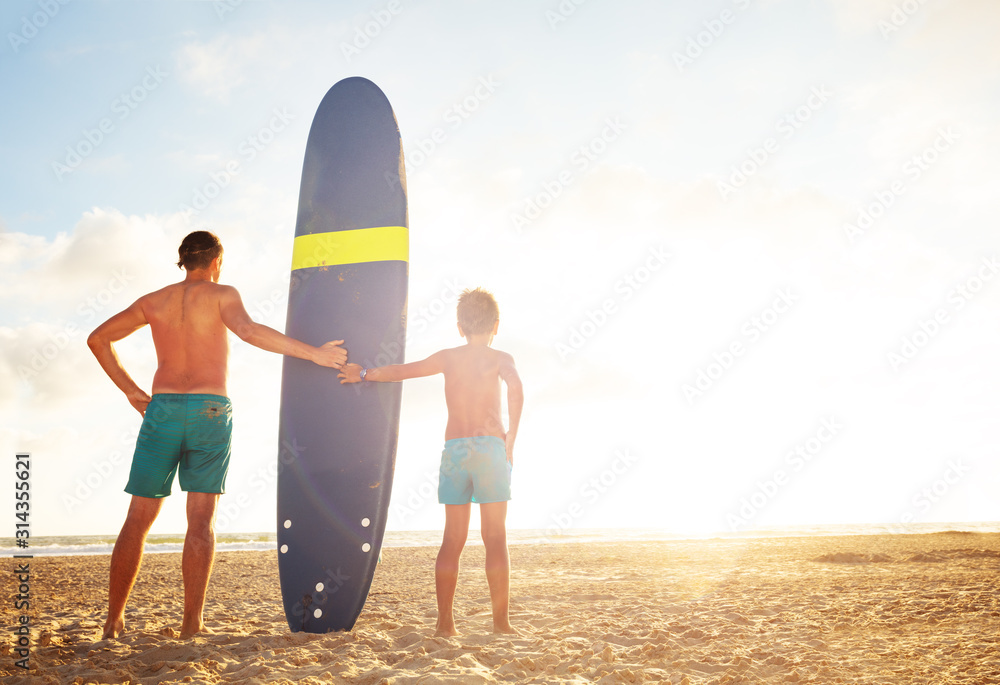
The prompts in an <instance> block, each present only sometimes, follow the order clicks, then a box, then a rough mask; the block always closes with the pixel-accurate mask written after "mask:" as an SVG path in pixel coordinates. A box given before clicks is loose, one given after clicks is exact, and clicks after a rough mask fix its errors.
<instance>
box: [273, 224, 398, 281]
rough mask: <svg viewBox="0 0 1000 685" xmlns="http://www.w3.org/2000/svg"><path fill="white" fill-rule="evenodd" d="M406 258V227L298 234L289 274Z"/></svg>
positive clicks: (380, 227)
mask: <svg viewBox="0 0 1000 685" xmlns="http://www.w3.org/2000/svg"><path fill="white" fill-rule="evenodd" d="M409 259H410V239H409V231H408V230H407V228H406V226H379V227H376V228H358V229H355V230H353V231H332V232H330V233H313V234H311V235H300V236H298V237H297V238H295V244H294V246H293V247H292V271H295V270H296V269H308V268H311V267H315V266H337V265H339V264H363V263H364V262H406V261H409Z"/></svg>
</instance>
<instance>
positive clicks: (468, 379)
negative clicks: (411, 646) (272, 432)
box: [337, 288, 524, 637]
mask: <svg viewBox="0 0 1000 685" xmlns="http://www.w3.org/2000/svg"><path fill="white" fill-rule="evenodd" d="M499 325H500V312H499V309H498V307H497V303H496V300H495V299H493V295H491V294H490V293H488V292H486V291H485V290H482V289H481V288H476V289H475V290H465V291H463V292H462V294H461V296H460V297H459V298H458V332H459V334H460V335H461V336H462V337H463V338H465V340H466V344H465V345H463V346H461V347H455V348H452V349H448V350H441V351H440V352H435V353H434V354H432V355H431V356H430V357H428V358H427V359H424V360H422V361H418V362H410V363H409V364H394V365H391V366H383V367H378V368H371V369H366V368H362V367H361V366H359V365H358V364H346V365H345V366H344V368H343V370H342V371H341V373H340V374H339V375H338V376H337V377H338V378H340V379H341V381H340V382H341V383H359V382H372V381H381V382H390V381H402V380H405V379H407V378H420V377H422V376H431V375H434V374H437V373H443V374H444V394H445V402H446V404H447V406H448V425H447V428H446V429H445V436H444V437H445V443H444V452H443V453H442V454H441V472H440V482H439V485H438V500H439V501H440V502H441V504H443V505H445V506H444V509H445V525H444V540H443V541H442V543H441V550H440V551H439V552H438V557H437V563H436V565H435V567H434V581H435V587H436V590H437V604H438V620H437V628H436V631H435V633H434V634H435V636H443V637H452V636H455V635H458V631H457V630H455V617H454V613H453V604H454V600H455V588H456V586H457V584H458V567H459V558H460V557H461V555H462V548H463V547H464V546H465V540H466V538H467V537H468V535H469V516H470V514H471V512H472V507H471V502H476V503H478V504H479V512H480V518H481V519H482V524H481V525H482V534H483V544H484V545H485V546H486V580H487V581H488V582H489V586H490V600H491V603H492V605H493V632H495V633H511V634H517V631H516V630H514V628H512V627H511V625H510V617H509V614H508V610H509V604H510V557H509V556H508V553H507V528H506V519H507V501H508V500H510V470H511V467H512V466H513V464H514V439H515V438H516V437H517V427H518V423H520V420H521V407H522V405H523V404H524V392H523V390H522V388H521V379H520V378H519V377H518V375H517V369H515V368H514V358H513V357H511V356H510V355H509V354H507V353H506V352H500V351H499V350H494V349H492V348H491V347H490V345H491V344H492V342H493V336H494V335H496V333H497V329H498V327H499ZM500 381H503V382H505V383H506V384H507V405H508V413H509V414H510V427H509V429H508V430H507V431H506V432H505V431H504V429H503V422H502V420H501V416H500Z"/></svg>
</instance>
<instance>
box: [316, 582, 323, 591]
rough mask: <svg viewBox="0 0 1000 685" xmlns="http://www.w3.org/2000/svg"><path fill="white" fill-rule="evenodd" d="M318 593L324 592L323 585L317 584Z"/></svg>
mask: <svg viewBox="0 0 1000 685" xmlns="http://www.w3.org/2000/svg"><path fill="white" fill-rule="evenodd" d="M316 592H323V583H316Z"/></svg>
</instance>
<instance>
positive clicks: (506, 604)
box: [479, 502, 518, 635]
mask: <svg viewBox="0 0 1000 685" xmlns="http://www.w3.org/2000/svg"><path fill="white" fill-rule="evenodd" d="M479 515H480V519H481V521H482V528H483V530H482V533H483V545H485V546H486V582H488V583H489V585H490V603H491V604H492V605H493V632H494V633H508V634H513V635H517V634H518V632H517V631H516V630H514V628H512V627H511V625H510V555H509V553H508V552H507V503H506V502H491V503H489V504H480V505H479Z"/></svg>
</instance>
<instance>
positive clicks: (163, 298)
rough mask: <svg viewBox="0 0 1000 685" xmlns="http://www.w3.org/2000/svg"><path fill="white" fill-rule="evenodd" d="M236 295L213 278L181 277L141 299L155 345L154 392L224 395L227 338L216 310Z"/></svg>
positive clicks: (218, 312) (224, 327) (218, 310)
mask: <svg viewBox="0 0 1000 685" xmlns="http://www.w3.org/2000/svg"><path fill="white" fill-rule="evenodd" d="M230 291H231V292H230ZM234 293H235V289H233V288H231V287H229V286H224V285H219V284H218V283H212V282H211V281H195V282H189V281H182V282H181V283H175V284H173V285H168V286H167V287H166V288H163V289H161V290H157V291H156V292H153V293H150V294H148V295H146V296H144V297H142V298H140V299H139V301H138V303H137V304H138V306H139V308H140V309H141V311H142V315H143V317H144V318H145V319H146V321H147V322H149V328H150V331H151V332H152V334H153V345H154V346H155V347H156V358H157V361H158V365H157V369H156V374H155V375H154V376H153V388H152V390H153V394H156V393H210V394H213V395H223V396H226V395H228V393H227V392H226V375H227V373H226V369H227V368H228V360H229V336H228V334H227V333H228V331H227V329H226V325H225V323H224V322H223V319H222V316H221V314H220V312H221V311H222V306H221V304H222V302H224V301H225V300H226V299H227V298H228V299H231V298H232V297H233V294H234ZM237 297H238V296H237Z"/></svg>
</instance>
